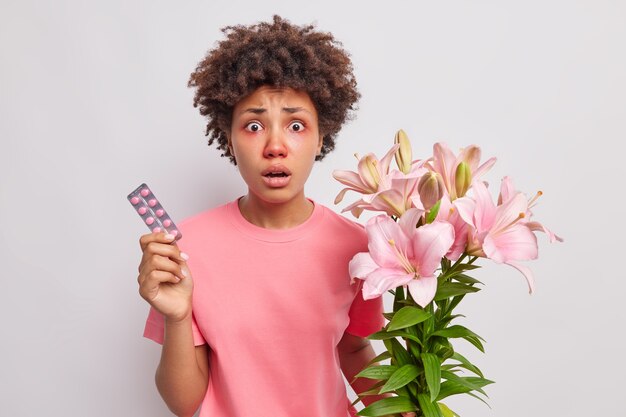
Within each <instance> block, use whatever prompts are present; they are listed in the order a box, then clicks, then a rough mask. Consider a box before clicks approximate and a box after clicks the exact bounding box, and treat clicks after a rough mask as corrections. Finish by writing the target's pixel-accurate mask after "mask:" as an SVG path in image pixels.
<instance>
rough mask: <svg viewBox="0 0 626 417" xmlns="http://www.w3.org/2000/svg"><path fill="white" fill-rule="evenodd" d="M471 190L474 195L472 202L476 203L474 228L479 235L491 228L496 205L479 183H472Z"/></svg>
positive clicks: (483, 185)
mask: <svg viewBox="0 0 626 417" xmlns="http://www.w3.org/2000/svg"><path fill="white" fill-rule="evenodd" d="M472 190H473V193H474V201H475V202H476V205H475V207H474V226H475V227H476V229H477V231H478V232H479V233H480V232H482V231H485V230H489V229H491V228H492V225H493V222H494V220H495V217H496V216H495V214H496V205H495V204H494V203H493V200H492V199H491V194H489V190H487V186H486V185H485V184H484V183H482V182H481V181H477V182H476V183H474V185H472ZM463 220H465V219H463Z"/></svg>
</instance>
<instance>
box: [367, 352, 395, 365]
mask: <svg viewBox="0 0 626 417" xmlns="http://www.w3.org/2000/svg"><path fill="white" fill-rule="evenodd" d="M389 358H391V353H389V352H387V351H384V352H383V353H381V354H380V355H376V357H375V358H374V359H372V360H371V361H369V362H368V364H367V365H368V366H369V365H372V364H374V363H377V362H380V361H384V360H386V359H389Z"/></svg>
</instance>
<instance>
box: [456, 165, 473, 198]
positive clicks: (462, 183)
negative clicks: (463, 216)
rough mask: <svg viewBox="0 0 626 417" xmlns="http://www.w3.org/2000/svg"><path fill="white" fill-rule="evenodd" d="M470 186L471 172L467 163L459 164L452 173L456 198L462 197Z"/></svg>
mask: <svg viewBox="0 0 626 417" xmlns="http://www.w3.org/2000/svg"><path fill="white" fill-rule="evenodd" d="M470 185H472V170H471V169H470V166H469V165H468V164H467V162H461V163H460V164H459V166H457V167H456V172H455V173H454V191H456V197H457V198H458V197H463V196H464V195H465V193H467V190H469V188H470Z"/></svg>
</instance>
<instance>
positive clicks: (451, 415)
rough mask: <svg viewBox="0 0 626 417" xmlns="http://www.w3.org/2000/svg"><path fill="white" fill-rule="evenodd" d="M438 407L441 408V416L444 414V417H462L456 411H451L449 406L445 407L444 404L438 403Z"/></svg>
mask: <svg viewBox="0 0 626 417" xmlns="http://www.w3.org/2000/svg"><path fill="white" fill-rule="evenodd" d="M437 405H438V406H439V409H440V410H441V414H443V417H461V416H460V415H458V414H457V413H455V412H454V411H452V410H450V409H449V408H448V406H447V405H445V404H444V403H437Z"/></svg>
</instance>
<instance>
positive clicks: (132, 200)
mask: <svg viewBox="0 0 626 417" xmlns="http://www.w3.org/2000/svg"><path fill="white" fill-rule="evenodd" d="M130 202H131V203H132V205H133V206H134V205H135V204H137V203H139V197H133V198H131V199H130Z"/></svg>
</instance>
